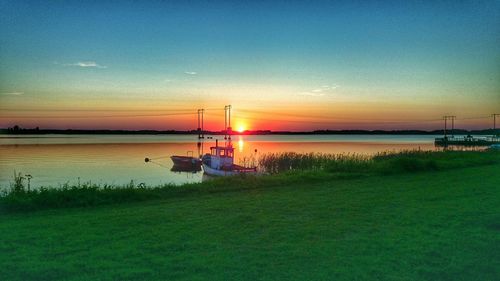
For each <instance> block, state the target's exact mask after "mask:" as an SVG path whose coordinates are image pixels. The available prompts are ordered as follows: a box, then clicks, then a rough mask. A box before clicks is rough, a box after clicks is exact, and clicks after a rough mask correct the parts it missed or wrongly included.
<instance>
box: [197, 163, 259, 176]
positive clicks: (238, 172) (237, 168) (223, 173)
mask: <svg viewBox="0 0 500 281" xmlns="http://www.w3.org/2000/svg"><path fill="white" fill-rule="evenodd" d="M203 171H204V172H205V173H206V174H208V175H211V176H219V177H224V176H235V175H241V174H256V173H257V169H256V168H244V167H241V166H237V165H233V168H232V169H229V170H218V169H214V168H211V167H210V166H208V165H207V164H205V163H203Z"/></svg>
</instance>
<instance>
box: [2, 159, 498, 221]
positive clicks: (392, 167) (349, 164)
mask: <svg viewBox="0 0 500 281" xmlns="http://www.w3.org/2000/svg"><path fill="white" fill-rule="evenodd" d="M494 164H500V153H498V152H496V151H445V152H432V151H403V152H399V153H389V152H386V153H379V154H377V155H375V156H374V157H369V156H366V155H356V154H347V155H344V154H340V155H334V154H320V153H310V154H297V153H278V154H267V155H264V156H263V157H262V158H261V159H260V161H259V166H260V168H261V169H262V170H263V171H264V172H266V173H268V174H274V175H272V176H257V177H255V176H241V177H232V178H218V179H214V180H211V181H208V182H204V183H198V184H185V185H182V186H175V185H163V186H156V187H147V186H136V185H135V184H134V183H130V184H128V185H125V186H108V185H103V186H101V185H95V184H94V185H92V184H82V185H78V186H69V185H66V186H63V187H62V188H50V187H49V188H40V189H35V190H27V188H26V186H25V184H24V183H23V181H22V179H21V177H20V176H15V178H14V180H13V184H12V186H11V189H10V192H8V193H7V194H5V195H4V196H1V197H0V211H3V212H15V211H32V210H41V209H50V208H66V207H88V206H98V205H107V204H121V203H130V202H140V201H147V200H158V199H167V198H174V197H183V196H191V195H202V194H206V193H219V192H227V191H241V190H249V189H255V188H265V187H269V186H277V185H282V186H286V185H289V184H292V183H304V184H311V183H315V182H322V181H332V180H336V179H360V178H364V177H373V176H381V175H393V174H404V173H421V172H430V171H443V170H449V169H460V168H464V167H475V166H486V165H494Z"/></svg>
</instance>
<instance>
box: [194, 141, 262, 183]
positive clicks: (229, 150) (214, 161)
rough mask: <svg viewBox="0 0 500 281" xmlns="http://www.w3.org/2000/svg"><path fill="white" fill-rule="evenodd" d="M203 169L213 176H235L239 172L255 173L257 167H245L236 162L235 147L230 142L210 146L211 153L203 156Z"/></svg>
mask: <svg viewBox="0 0 500 281" xmlns="http://www.w3.org/2000/svg"><path fill="white" fill-rule="evenodd" d="M202 165H203V171H204V172H205V173H206V174H208V175H212V176H234V175H239V174H255V173H257V167H243V166H240V165H236V164H234V148H233V147H232V146H231V143H230V142H229V144H228V145H226V146H219V145H218V142H217V141H216V142H215V146H213V147H210V153H207V154H205V155H203V157H202Z"/></svg>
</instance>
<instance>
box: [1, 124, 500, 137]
mask: <svg viewBox="0 0 500 281" xmlns="http://www.w3.org/2000/svg"><path fill="white" fill-rule="evenodd" d="M443 132H444V131H443V130H429V131H426V130H315V131H271V130H246V131H244V132H237V131H233V132H232V134H233V135H442V134H443ZM447 133H448V134H450V135H453V134H455V135H498V134H499V130H498V129H497V130H494V129H484V130H464V129H454V130H451V129H448V130H447ZM0 134H6V135H46V134H61V135H197V134H199V131H198V130H187V131H177V130H80V129H40V128H38V127H36V128H21V127H19V126H14V127H11V128H4V129H0ZM204 134H206V135H224V134H225V132H224V131H204Z"/></svg>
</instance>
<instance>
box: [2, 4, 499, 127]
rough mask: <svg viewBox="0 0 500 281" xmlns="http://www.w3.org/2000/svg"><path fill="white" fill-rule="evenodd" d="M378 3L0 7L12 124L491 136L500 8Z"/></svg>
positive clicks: (6, 113)
mask: <svg viewBox="0 0 500 281" xmlns="http://www.w3.org/2000/svg"><path fill="white" fill-rule="evenodd" d="M246 2H248V3H246ZM368 2H369V1H324V2H322V1H317V2H316V3H315V4H312V3H308V2H306V1H245V2H243V1H241V2H229V1H22V0H16V1H5V0H0V12H1V15H2V16H1V17H0V127H1V128H6V127H10V126H13V125H15V124H18V125H20V126H22V127H35V126H39V127H41V128H61V129H64V128H73V129H77V128H81V129H159V130H164V129H177V130H188V129H195V128H196V109H198V108H206V109H207V111H206V121H207V122H206V123H207V129H210V130H221V129H222V128H223V124H224V115H223V114H224V112H223V108H224V105H226V104H231V105H232V107H233V127H235V128H240V127H241V128H245V129H271V130H315V129H438V128H441V127H442V124H443V122H442V121H441V120H440V119H441V117H442V116H443V115H456V116H457V121H456V127H459V128H466V129H474V128H490V127H492V119H491V117H489V116H490V115H491V114H492V113H500V1H427V2H425V1H424V2H422V1H415V2H412V1H398V2H393V3H391V2H390V1H370V3H368ZM435 2H438V3H435Z"/></svg>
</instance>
